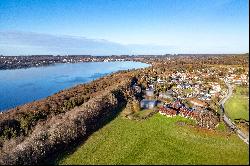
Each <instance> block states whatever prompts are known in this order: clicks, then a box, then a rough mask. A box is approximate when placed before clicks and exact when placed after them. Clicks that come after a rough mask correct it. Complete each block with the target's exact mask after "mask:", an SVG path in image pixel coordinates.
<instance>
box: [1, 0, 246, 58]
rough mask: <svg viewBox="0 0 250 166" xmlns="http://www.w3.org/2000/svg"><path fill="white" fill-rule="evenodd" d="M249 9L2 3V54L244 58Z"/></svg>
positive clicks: (187, 1)
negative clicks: (216, 55) (232, 55)
mask: <svg viewBox="0 0 250 166" xmlns="http://www.w3.org/2000/svg"><path fill="white" fill-rule="evenodd" d="M248 8H249V2H248V0H29V1H28V0H0V32H1V33H0V54H32V53H33V54H43V53H51V54H54V53H58V54H63V53H65V54H68V53H69V54H70V53H71V52H72V53H75V54H133V53H134V54H147V53H148V54H151V53H153V54H164V53H245V52H248V50H249V46H248V45H249V37H248V36H249V21H248V20H249V9H248ZM13 34H14V35H13ZM32 35H33V36H32ZM48 36H50V37H48ZM65 38H66V39H65ZM76 38H78V39H77V40H76ZM79 38H81V40H79ZM39 39H41V41H40V42H37V41H38V40H39ZM53 39H55V41H53V42H51V40H53ZM100 39H104V40H102V41H101V42H100ZM62 40H66V41H65V42H64V43H65V44H64V45H62V44H61V45H60V41H62ZM69 40H71V41H70V42H69ZM56 41H57V42H56ZM89 42H90V43H91V47H90V46H88V45H89ZM46 43H47V44H46ZM48 43H49V44H48ZM76 43H77V44H76ZM104 43H105V44H104ZM67 44H68V47H69V48H68V49H67V48H66V47H67ZM95 44H96V45H97V47H98V49H96V50H95ZM102 44H104V45H102ZM48 45H49V46H50V47H48ZM101 45H102V46H101ZM38 47H39V49H37V48H38ZM62 47H63V48H62ZM72 47H74V51H72V49H70V48H72ZM104 52H105V53H104Z"/></svg>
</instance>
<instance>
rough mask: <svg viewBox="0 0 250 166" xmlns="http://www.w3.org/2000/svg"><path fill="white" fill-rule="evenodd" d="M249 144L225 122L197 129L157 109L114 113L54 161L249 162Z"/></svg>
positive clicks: (189, 123)
mask: <svg viewBox="0 0 250 166" xmlns="http://www.w3.org/2000/svg"><path fill="white" fill-rule="evenodd" d="M248 155H249V146H248V145H247V144H245V143H244V142H243V141H242V140H240V139H239V138H238V137H237V136H236V135H235V134H232V133H229V132H228V131H227V130H226V129H225V126H223V125H222V126H221V127H219V129H218V130H213V131H212V130H208V129H201V128H198V127H195V126H193V121H192V120H189V119H185V118H183V117H179V116H177V117H174V118H167V117H165V116H162V115H160V114H159V113H157V114H155V115H153V116H152V117H150V118H148V119H146V120H141V121H135V120H129V119H126V118H123V117H122V116H118V117H117V118H115V119H114V120H113V121H111V122H110V123H108V124H107V125H105V126H104V127H103V128H101V129H100V130H98V131H97V132H95V133H93V134H92V135H91V136H90V137H89V138H88V139H87V140H86V141H85V142H84V143H83V144H82V145H80V146H79V147H78V148H77V149H76V150H75V151H74V152H73V153H70V154H68V155H64V156H63V157H60V158H59V160H57V162H56V164H249V157H248Z"/></svg>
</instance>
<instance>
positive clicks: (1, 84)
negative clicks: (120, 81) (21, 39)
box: [0, 61, 149, 111]
mask: <svg viewBox="0 0 250 166" xmlns="http://www.w3.org/2000/svg"><path fill="white" fill-rule="evenodd" d="M148 66H149V65H148V64H145V63H140V62H132V61H127V62H87V63H74V64H72V63H67V64H56V65H52V66H47V67H37V68H28V69H15V70H0V111H5V110H7V109H10V108H13V107H16V106H18V105H22V104H25V103H28V102H32V101H34V100H38V99H41V98H45V97H47V96H50V95H52V94H54V93H56V92H58V91H60V90H63V89H66V88H70V87H72V86H75V85H77V84H80V83H86V82H90V81H92V80H94V79H97V78H100V77H102V76H104V75H107V74H109V73H112V72H116V71H119V70H127V69H133V68H136V69H137V68H144V67H148Z"/></svg>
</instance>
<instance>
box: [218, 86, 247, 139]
mask: <svg viewBox="0 0 250 166" xmlns="http://www.w3.org/2000/svg"><path fill="white" fill-rule="evenodd" d="M225 83H226V85H227V87H228V92H227V95H226V96H225V97H224V98H223V99H222V100H221V101H220V108H221V113H222V114H221V115H223V120H224V122H225V123H226V124H227V125H228V126H229V127H230V128H231V129H232V130H234V131H235V132H236V133H237V135H238V136H239V137H240V139H242V140H243V141H244V142H245V143H247V144H249V135H245V134H244V133H243V132H242V131H241V130H240V129H238V128H237V126H236V125H235V124H234V122H232V121H231V119H230V118H228V117H227V115H226V114H225V111H224V104H225V102H226V101H227V100H228V99H229V98H230V97H231V96H232V94H233V88H232V86H231V85H230V84H228V83H227V82H226V81H225Z"/></svg>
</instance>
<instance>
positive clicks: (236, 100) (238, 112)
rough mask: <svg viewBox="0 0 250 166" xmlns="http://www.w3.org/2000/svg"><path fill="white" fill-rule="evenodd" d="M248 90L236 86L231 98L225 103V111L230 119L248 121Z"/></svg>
mask: <svg viewBox="0 0 250 166" xmlns="http://www.w3.org/2000/svg"><path fill="white" fill-rule="evenodd" d="M248 95H249V89H248V88H247V87H239V86H237V87H236V89H235V91H234V93H233V95H232V97H231V98H230V99H228V101H226V103H225V111H226V113H227V114H228V116H229V117H230V118H231V119H239V118H242V119H245V120H249V102H248V101H249V100H248Z"/></svg>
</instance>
